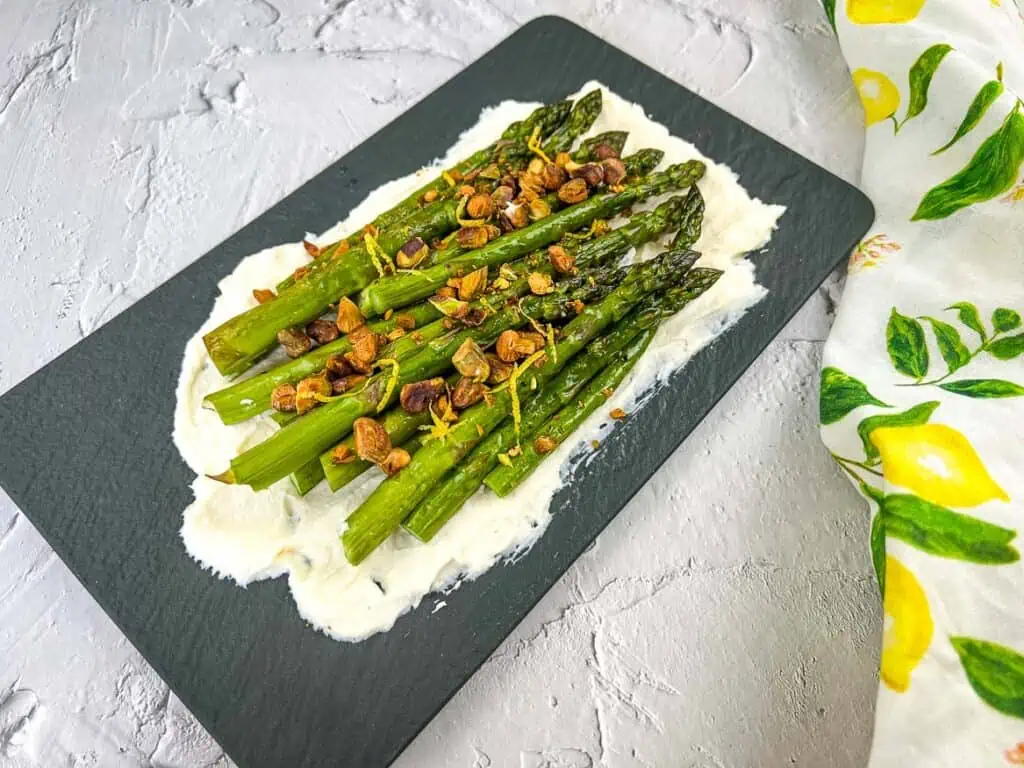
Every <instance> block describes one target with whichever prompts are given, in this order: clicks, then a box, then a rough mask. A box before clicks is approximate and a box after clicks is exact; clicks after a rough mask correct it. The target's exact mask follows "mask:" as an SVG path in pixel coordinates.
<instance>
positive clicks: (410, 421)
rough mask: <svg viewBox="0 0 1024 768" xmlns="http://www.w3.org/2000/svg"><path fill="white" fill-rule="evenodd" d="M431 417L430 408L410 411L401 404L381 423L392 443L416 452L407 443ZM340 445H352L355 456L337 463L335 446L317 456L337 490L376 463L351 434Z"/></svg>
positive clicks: (352, 453)
mask: <svg viewBox="0 0 1024 768" xmlns="http://www.w3.org/2000/svg"><path fill="white" fill-rule="evenodd" d="M430 421H431V417H430V411H429V410H428V411H424V412H423V413H406V412H405V411H403V410H402V409H401V408H393V409H391V410H390V411H388V413H387V415H386V416H385V417H384V418H383V419H381V426H383V427H384V429H385V430H387V433H388V437H390V438H391V444H392V445H401V446H402V447H403V448H405V450H407V451H409V453H412V452H413V451H410V450H409V448H408V447H407V445H406V444H407V443H408V442H410V441H411V440H413V439H414V438H416V436H417V435H418V434H419V429H420V427H421V426H426V425H428V424H430ZM339 445H343V446H345V447H346V448H348V450H349V451H350V454H349V455H350V456H353V457H355V458H353V459H352V460H351V461H348V462H346V463H345V464H336V463H335V462H334V461H333V460H332V459H331V453H332V452H333V450H334V449H333V448H332V449H331V451H327V452H325V453H323V454H321V455H320V457H319V458H318V459H317V463H319V464H320V469H321V474H322V476H323V477H325V478H326V479H327V484H328V485H329V486H330V488H331V490H332V491H337V490H338V489H340V488H342V487H343V486H346V485H348V484H349V483H351V482H352V481H353V480H355V479H356V478H357V477H359V476H360V475H361V474H363V472H365V471H366V470H368V469H369V468H370V467H372V466H373V464H372V463H371V462H369V461H364V460H363V459H360V458H359V457H357V456H356V448H355V440H354V439H353V438H352V437H351V436H349V437H346V438H345V439H344V440H342V441H341V442H340V443H339Z"/></svg>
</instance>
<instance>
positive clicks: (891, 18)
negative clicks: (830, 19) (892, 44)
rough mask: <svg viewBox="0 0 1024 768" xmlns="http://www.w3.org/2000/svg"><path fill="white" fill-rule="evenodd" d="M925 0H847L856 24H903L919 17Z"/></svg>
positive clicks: (848, 12) (847, 7) (852, 19)
mask: <svg viewBox="0 0 1024 768" xmlns="http://www.w3.org/2000/svg"><path fill="white" fill-rule="evenodd" d="M924 3H925V0H846V16H847V18H848V19H849V20H850V21H852V22H853V23H854V24H903V23H905V22H907V21H912V20H913V19H915V18H916V17H917V14H919V13H920V12H921V9H922V8H923V7H924Z"/></svg>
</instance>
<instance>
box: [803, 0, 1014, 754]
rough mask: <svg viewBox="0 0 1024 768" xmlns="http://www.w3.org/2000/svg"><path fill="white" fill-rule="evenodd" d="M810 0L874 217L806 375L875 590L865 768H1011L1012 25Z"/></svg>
mask: <svg viewBox="0 0 1024 768" xmlns="http://www.w3.org/2000/svg"><path fill="white" fill-rule="evenodd" d="M824 4H825V10H826V13H827V14H828V16H829V20H830V21H831V22H832V24H833V26H834V28H835V30H836V34H837V36H838V38H839V41H840V45H841V46H842V50H843V54H844V56H845V58H846V60H847V63H848V64H849V67H850V71H851V73H852V76H853V81H854V84H855V86H856V88H857V90H858V92H859V93H860V96H861V100H862V102H863V104H864V111H865V117H866V124H867V128H866V130H867V141H866V149H865V157H864V174H863V181H862V186H863V189H864V191H865V192H866V193H867V194H868V195H869V196H870V198H871V199H872V201H873V202H874V204H875V207H876V209H877V219H876V221H875V225H874V227H873V229H872V230H871V232H870V233H869V234H868V236H867V237H866V238H865V239H864V241H863V242H861V243H860V245H859V246H858V248H857V249H856V251H855V252H854V254H853V256H852V257H851V260H850V264H849V276H848V278H847V281H846V288H845V292H844V295H843V299H842V303H841V305H840V308H839V312H838V315H837V317H836V323H835V326H834V328H833V330H832V335H831V336H830V337H829V340H828V343H827V344H826V346H825V355H824V368H823V370H822V377H821V422H822V434H823V437H824V440H825V442H826V444H827V446H828V448H829V450H830V451H831V452H832V455H833V457H834V458H835V460H836V462H837V463H838V464H839V466H840V467H842V468H843V470H844V471H845V472H846V474H847V475H848V476H849V477H850V479H851V480H852V481H853V482H854V483H855V484H856V485H857V487H858V488H859V489H860V490H861V492H862V493H863V494H864V496H865V497H866V498H867V499H868V500H869V503H870V504H871V507H872V515H873V517H872V527H871V555H872V558H873V561H874V565H875V568H876V571H877V573H878V578H879V583H880V586H881V589H882V594H883V604H884V615H885V628H884V639H883V647H882V661H881V684H880V686H879V694H878V704H877V712H876V718H875V739H874V746H873V749H872V755H871V763H870V765H871V766H872V768H888V766H898V767H899V768H907V767H908V766H919V765H920V766H929V768H937V767H938V766H957V768H961V767H963V768H984V767H986V766H1012V765H1024V564H1022V562H1021V559H1020V555H1019V547H1020V544H1021V542H1020V539H1019V537H1018V532H1019V531H1021V530H1022V529H1024V324H1022V320H1021V315H1022V314H1024V182H1022V180H1021V170H1022V165H1024V104H1022V103H1021V99H1022V98H1024V17H1022V16H1021V13H1020V9H1019V8H1018V7H1017V6H1016V5H1015V4H1014V2H1013V0H824Z"/></svg>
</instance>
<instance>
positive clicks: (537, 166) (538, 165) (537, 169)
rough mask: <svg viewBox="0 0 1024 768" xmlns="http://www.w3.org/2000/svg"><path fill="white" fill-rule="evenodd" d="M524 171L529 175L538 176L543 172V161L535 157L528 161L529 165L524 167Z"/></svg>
mask: <svg viewBox="0 0 1024 768" xmlns="http://www.w3.org/2000/svg"><path fill="white" fill-rule="evenodd" d="M526 170H527V171H529V172H530V173H535V174H540V173H541V171H543V170H544V161H543V160H541V159H540V158H539V157H535V158H533V159H532V160H530V164H529V165H527V166H526Z"/></svg>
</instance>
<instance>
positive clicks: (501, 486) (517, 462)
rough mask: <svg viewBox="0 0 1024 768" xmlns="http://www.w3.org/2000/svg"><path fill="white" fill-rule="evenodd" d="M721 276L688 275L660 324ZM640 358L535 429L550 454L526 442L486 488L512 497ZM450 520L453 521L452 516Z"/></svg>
mask: <svg viewBox="0 0 1024 768" xmlns="http://www.w3.org/2000/svg"><path fill="white" fill-rule="evenodd" d="M721 274H722V273H721V272H720V271H719V270H717V269H704V268H698V269H694V270H692V271H691V272H690V274H689V275H687V277H686V281H685V283H684V284H683V285H682V286H679V287H678V288H675V289H672V290H671V291H669V292H667V293H666V296H665V304H666V306H665V307H664V308H663V310H662V312H661V317H660V318H659V320H662V319H664V318H666V317H669V316H671V315H673V314H675V313H676V312H678V311H679V310H680V309H682V308H683V307H685V306H686V305H687V304H689V303H690V302H691V301H693V300H694V299H695V298H697V297H698V296H700V295H701V294H702V293H704V292H705V291H707V290H708V289H709V288H711V286H713V285H714V284H715V282H716V281H717V280H718V278H719V277H720V276H721ZM655 330H656V327H655V326H651V327H650V328H649V329H645V330H644V331H643V333H644V334H647V333H650V334H652V335H653V332H654V331H655ZM648 342H649V339H648ZM648 342H645V343H644V344H643V347H644V348H646V346H647V343H648ZM641 352H642V350H641ZM638 358H639V355H636V356H634V355H633V354H632V353H626V354H625V356H624V359H623V360H621V361H620V362H621V363H622V365H619V366H616V365H614V364H611V365H609V366H608V367H607V368H605V369H604V370H602V371H601V373H600V375H598V377H597V378H595V379H594V380H593V382H592V383H591V384H589V385H587V388H586V390H584V392H583V394H581V395H580V396H579V398H578V399H576V400H574V401H573V402H567V403H566V404H565V406H564V407H563V408H562V409H561V410H560V411H559V412H558V413H557V414H556V415H555V416H554V417H553V418H551V419H550V420H548V421H547V422H546V423H544V424H543V425H541V426H537V427H535V430H534V432H533V433H532V434H533V435H537V436H540V437H546V438H549V440H551V443H549V444H548V445H546V446H545V448H546V449H547V450H545V451H544V453H541V452H540V451H538V450H537V446H536V441H531V442H530V443H529V444H527V443H525V442H524V443H523V444H522V454H521V455H519V456H517V457H516V458H515V459H514V460H513V461H512V462H511V464H505V465H502V466H497V467H493V465H492V467H493V468H492V469H491V470H490V471H489V474H487V476H486V477H485V478H484V479H483V482H484V484H485V485H487V487H488V488H490V489H491V490H492V491H494V492H495V493H496V494H498V495H499V496H506V495H508V494H509V493H511V492H512V490H513V489H514V488H515V487H516V486H518V485H519V484H520V483H521V482H523V480H525V479H526V478H527V477H528V476H529V475H530V474H531V473H532V472H533V471H534V470H535V469H536V468H537V465H539V464H540V462H541V461H543V460H544V457H545V455H546V454H547V453H549V452H550V451H551V450H553V448H554V446H556V445H558V444H559V443H561V442H562V441H563V440H565V438H566V437H567V436H568V435H570V434H571V433H572V432H573V430H575V429H576V428H577V427H578V426H579V425H580V424H582V423H583V422H584V421H585V420H586V418H587V417H588V416H589V415H590V414H591V413H593V412H594V411H595V410H596V409H597V408H599V407H600V406H601V405H602V404H603V403H604V401H605V400H607V397H605V396H604V394H603V392H604V391H605V390H606V389H615V387H616V386H618V384H619V382H621V381H622V378H623V377H624V376H625V375H626V374H627V373H628V372H629V370H630V369H631V368H632V366H633V364H634V363H635V362H636V359H638ZM595 393H597V394H598V395H601V397H597V396H596V395H595ZM574 397H575V396H574ZM474 490H475V488H474ZM467 498H468V497H467ZM455 511H457V508H456V509H455V510H452V514H454V512H455ZM448 516H449V517H450V516H451V514H449V515H448ZM442 524H443V522H442Z"/></svg>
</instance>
